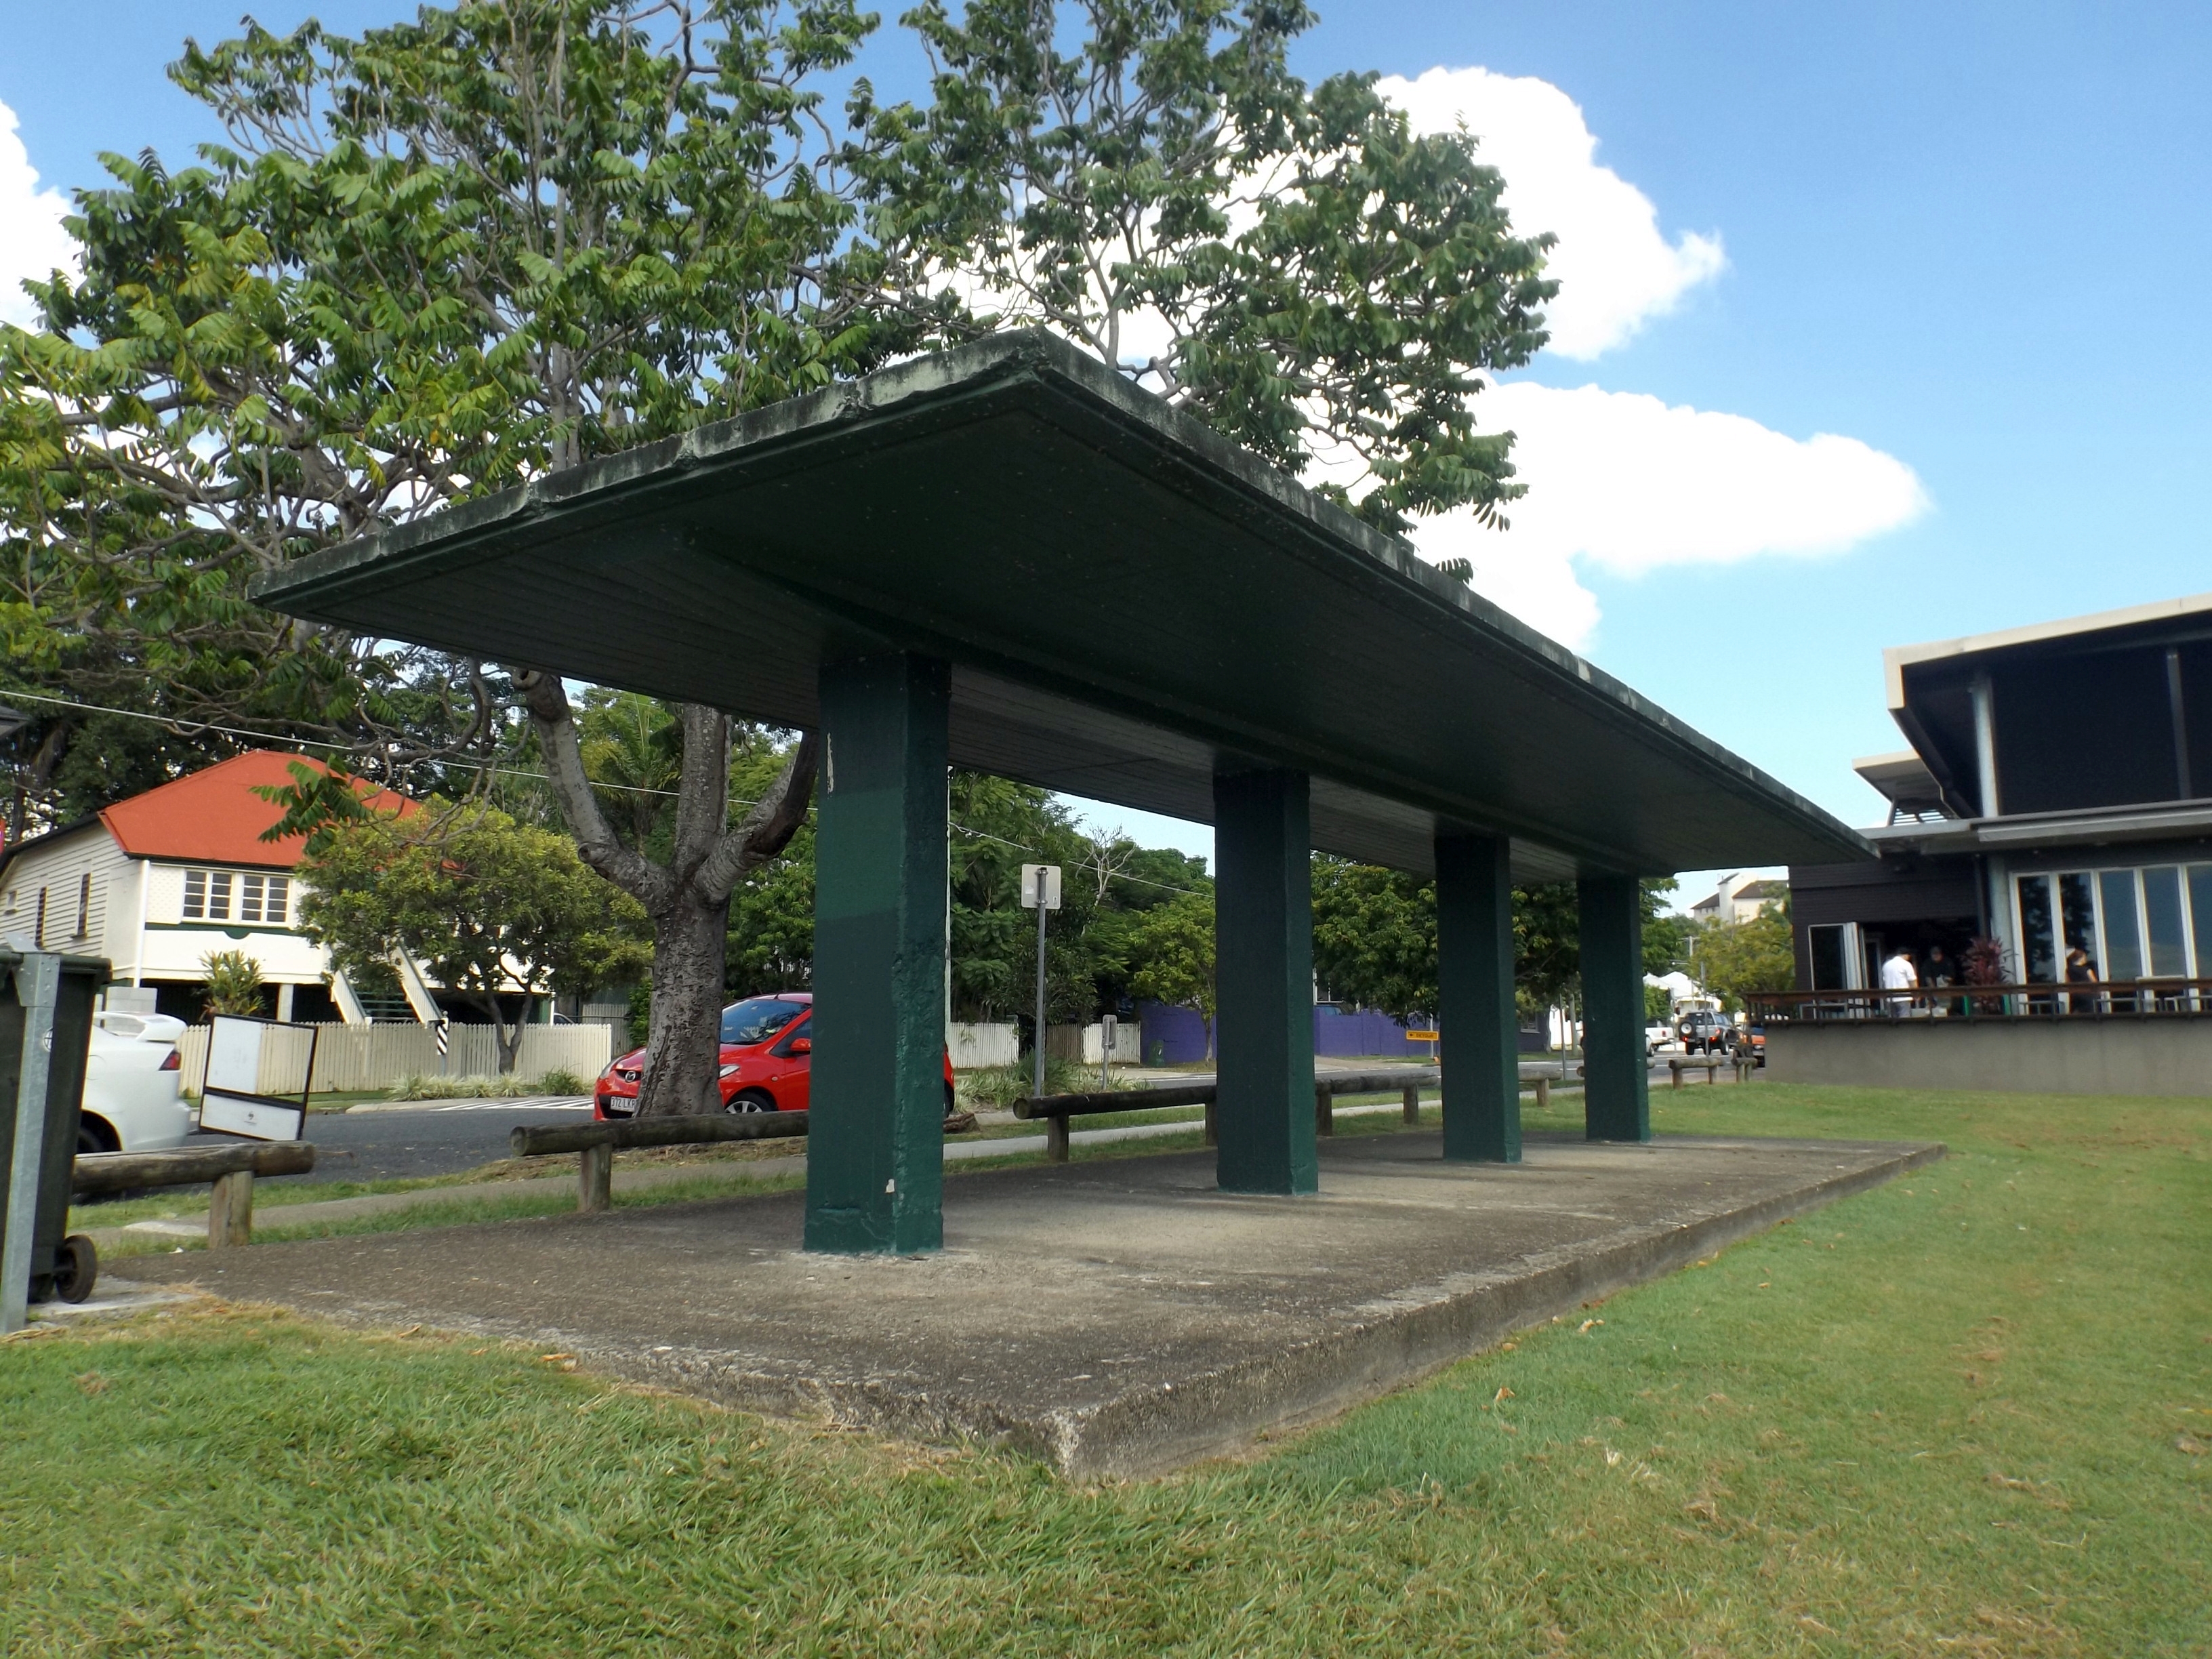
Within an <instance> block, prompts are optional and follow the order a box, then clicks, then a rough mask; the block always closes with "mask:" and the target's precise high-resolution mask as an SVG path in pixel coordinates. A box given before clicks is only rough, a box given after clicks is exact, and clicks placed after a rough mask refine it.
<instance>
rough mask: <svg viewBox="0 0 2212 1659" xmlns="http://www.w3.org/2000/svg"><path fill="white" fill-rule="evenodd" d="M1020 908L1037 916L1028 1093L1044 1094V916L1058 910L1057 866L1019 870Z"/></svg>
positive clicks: (1058, 882) (1035, 865) (1026, 865)
mask: <svg viewBox="0 0 2212 1659" xmlns="http://www.w3.org/2000/svg"><path fill="white" fill-rule="evenodd" d="M1022 908H1024V909H1025V910H1035V911H1036V913H1037V972H1036V1054H1034V1055H1033V1056H1032V1064H1031V1068H1030V1071H1031V1075H1030V1093H1031V1094H1032V1095H1042V1094H1043V1093H1044V916H1045V912H1046V911H1048V910H1057V909H1059V908H1060V866H1058V865H1056V864H1024V866H1022Z"/></svg>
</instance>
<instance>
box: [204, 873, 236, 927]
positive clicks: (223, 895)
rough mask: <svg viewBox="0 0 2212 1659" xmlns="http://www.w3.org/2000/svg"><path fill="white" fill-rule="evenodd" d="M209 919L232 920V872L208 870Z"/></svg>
mask: <svg viewBox="0 0 2212 1659" xmlns="http://www.w3.org/2000/svg"><path fill="white" fill-rule="evenodd" d="M207 913H208V920H210V921H229V920H230V872H229V871H228V870H212V871H210V872H208V902H207Z"/></svg>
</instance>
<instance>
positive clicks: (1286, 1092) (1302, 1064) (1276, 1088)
mask: <svg viewBox="0 0 2212 1659" xmlns="http://www.w3.org/2000/svg"><path fill="white" fill-rule="evenodd" d="M1311 845H1312V837H1311V836H1310V832H1309V829H1308V821H1307V800H1306V775H1305V774H1304V773H1303V772H1284V771H1275V770H1268V769H1252V770H1249V771H1238V770H1232V769H1226V768H1225V769H1221V770H1219V771H1217V772H1216V773H1215V774H1214V778H1213V850H1214V893H1213V905H1214V912H1213V914H1214V921H1213V938H1214V960H1215V969H1214V981H1215V999H1216V1006H1217V1007H1218V1011H1219V1016H1220V1029H1219V1036H1218V1037H1217V1038H1216V1054H1217V1056H1218V1069H1219V1076H1220V1079H1221V1081H1220V1087H1219V1091H1218V1095H1217V1097H1216V1099H1215V1104H1214V1121H1215V1124H1216V1127H1217V1129H1218V1134H1219V1143H1218V1149H1217V1150H1218V1157H1217V1161H1216V1163H1215V1166H1214V1167H1215V1171H1216V1179H1217V1180H1218V1182H1219V1183H1220V1186H1221V1189H1222V1190H1223V1191H1224V1192H1230V1193H1310V1192H1314V1191H1316V1190H1317V1189H1318V1188H1320V1186H1321V1160H1320V1157H1319V1155H1318V1154H1317V1153H1316V1151H1315V1145H1314V1053H1313V871H1312V863H1311V855H1310V848H1311Z"/></svg>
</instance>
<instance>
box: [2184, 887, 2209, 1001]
mask: <svg viewBox="0 0 2212 1659" xmlns="http://www.w3.org/2000/svg"><path fill="white" fill-rule="evenodd" d="M2189 924H2190V932H2191V936H2192V939H2193V941H2194V943H2195V945H2196V946H2197V978H2199V979H2212V864H2192V865H2191V866H2189Z"/></svg>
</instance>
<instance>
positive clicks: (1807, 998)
mask: <svg viewBox="0 0 2212 1659" xmlns="http://www.w3.org/2000/svg"><path fill="white" fill-rule="evenodd" d="M1745 1002H1746V1003H1747V1005H1748V1007H1749V1010H1750V1013H1751V1018H1753V1020H1754V1021H1759V1022H1763V1023H1765V1024H1807V1023H1809V1022H1812V1021H1816V1020H1818V1021H1827V1020H1844V1021H1850V1020H1859V1021H1881V1022H1885V1023H1889V1024H1895V1023H1897V1022H1899V1021H1903V1020H1918V1019H1963V1020H1970V1021H1971V1020H2013V1021H2018V1020H2065V1019H2169V1018H2179V1019H2202V1018H2208V1017H2212V979H2181V978H2161V979H2132V980H2115V981H2111V982H2110V983H2077V982H2069V983H2066V984H2063V985H2057V984H2051V985H2040V984H2023V985H1946V986H1932V987H1922V988H1921V989H1919V990H1916V991H1763V992H1755V993H1753V994H1752V995H1750V996H1748V997H1747V998H1746V999H1745Z"/></svg>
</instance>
